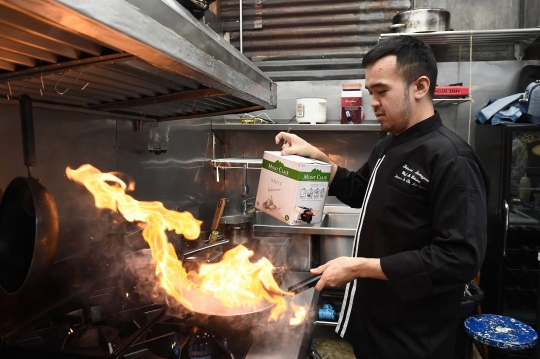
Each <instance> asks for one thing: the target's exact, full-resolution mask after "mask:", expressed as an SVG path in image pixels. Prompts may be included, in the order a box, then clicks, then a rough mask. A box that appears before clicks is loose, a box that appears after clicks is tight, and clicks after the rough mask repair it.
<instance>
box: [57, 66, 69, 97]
mask: <svg viewBox="0 0 540 359" xmlns="http://www.w3.org/2000/svg"><path fill="white" fill-rule="evenodd" d="M63 77H64V73H63V72H62V75H61V76H60V78H59V79H58V81H56V83H55V84H54V90H55V91H56V93H57V94H59V95H63V94H65V93H66V92H68V91H69V87H68V88H66V90H65V91H64V92H60V91H58V87H57V86H58V83H60V81H61V80H62V78H63Z"/></svg>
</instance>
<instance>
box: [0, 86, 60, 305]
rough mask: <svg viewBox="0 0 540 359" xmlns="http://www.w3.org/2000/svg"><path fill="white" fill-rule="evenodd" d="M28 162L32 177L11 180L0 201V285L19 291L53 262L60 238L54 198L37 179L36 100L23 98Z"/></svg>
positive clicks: (23, 126)
mask: <svg viewBox="0 0 540 359" xmlns="http://www.w3.org/2000/svg"><path fill="white" fill-rule="evenodd" d="M19 107H20V115H21V127H22V137H23V152H24V164H25V166H27V167H28V178H26V177H17V178H15V179H14V180H12V181H11V182H10V184H9V185H8V186H7V188H6V189H5V191H4V194H3V196H2V199H1V202H0V287H2V289H3V290H4V291H5V292H6V293H8V294H15V293H17V292H18V291H19V290H20V289H21V288H22V287H23V286H24V285H26V284H27V283H30V282H32V281H33V280H35V279H36V278H37V277H38V276H39V275H40V273H41V272H42V271H43V270H44V269H46V268H47V267H48V266H49V265H51V264H52V262H53V260H54V256H55V254H56V246H57V241H58V213H57V210H56V204H55V203H54V200H53V197H52V196H51V194H50V193H49V192H47V190H46V189H45V187H44V186H43V185H42V184H41V183H40V181H39V180H38V179H36V178H33V177H32V174H31V167H32V166H35V165H36V154H35V143H34V121H33V114H32V100H31V99H30V97H29V96H28V95H21V97H20V100H19Z"/></svg>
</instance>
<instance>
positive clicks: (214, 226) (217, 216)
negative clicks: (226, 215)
mask: <svg viewBox="0 0 540 359" xmlns="http://www.w3.org/2000/svg"><path fill="white" fill-rule="evenodd" d="M226 203H227V199H226V198H220V199H219V201H218V203H217V206H216V213H215V214H214V220H213V221H212V226H211V227H210V230H211V232H210V236H209V237H208V240H210V243H213V242H215V241H216V239H217V236H218V234H219V232H218V230H217V229H218V226H219V221H220V220H221V216H223V210H224V209H225V204H226Z"/></svg>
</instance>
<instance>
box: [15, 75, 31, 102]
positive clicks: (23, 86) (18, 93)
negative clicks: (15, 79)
mask: <svg viewBox="0 0 540 359" xmlns="http://www.w3.org/2000/svg"><path fill="white" fill-rule="evenodd" d="M30 80H32V78H29V79H28V80H27V81H26V82H25V83H24V85H22V87H21V88H20V89H19V92H17V95H18V96H19V97H21V91H22V90H24V88H25V87H26V85H27V84H28V83H29V82H30Z"/></svg>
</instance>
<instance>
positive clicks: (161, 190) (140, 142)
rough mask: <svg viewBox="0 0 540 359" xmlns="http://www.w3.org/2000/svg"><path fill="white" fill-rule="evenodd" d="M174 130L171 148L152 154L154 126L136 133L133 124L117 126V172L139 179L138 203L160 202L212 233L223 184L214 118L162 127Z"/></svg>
mask: <svg viewBox="0 0 540 359" xmlns="http://www.w3.org/2000/svg"><path fill="white" fill-rule="evenodd" d="M158 128H163V129H164V128H169V150H168V151H167V152H166V153H163V154H160V155H155V154H153V153H151V152H149V151H148V140H149V129H150V127H149V125H147V124H144V125H143V130H142V131H141V132H135V131H133V128H132V126H131V123H130V122H126V121H122V122H121V121H119V122H118V170H119V171H120V172H124V173H127V174H129V175H130V176H131V177H132V178H133V180H134V181H135V190H134V191H133V193H132V195H133V197H134V198H136V199H137V200H142V201H160V202H163V204H164V205H165V206H166V207H167V208H169V209H175V208H178V209H179V210H182V211H184V210H188V211H190V212H191V213H192V214H193V215H194V216H195V217H196V218H198V219H201V220H203V229H204V230H209V229H210V225H211V223H210V222H211V219H212V217H213V214H214V211H215V205H216V204H217V200H218V199H219V198H220V196H221V195H220V194H222V193H223V182H220V183H217V182H215V181H213V169H212V167H211V166H210V163H209V160H210V159H211V158H212V137H211V125H210V120H208V119H200V120H191V121H190V120H187V121H171V122H166V123H161V124H159V125H158Z"/></svg>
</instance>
